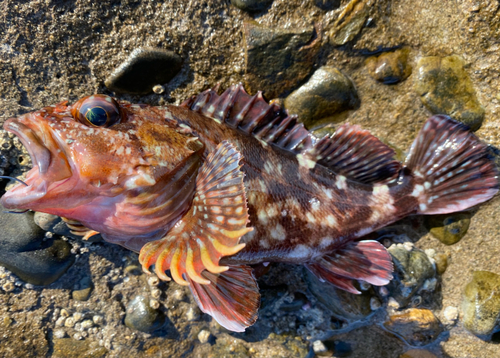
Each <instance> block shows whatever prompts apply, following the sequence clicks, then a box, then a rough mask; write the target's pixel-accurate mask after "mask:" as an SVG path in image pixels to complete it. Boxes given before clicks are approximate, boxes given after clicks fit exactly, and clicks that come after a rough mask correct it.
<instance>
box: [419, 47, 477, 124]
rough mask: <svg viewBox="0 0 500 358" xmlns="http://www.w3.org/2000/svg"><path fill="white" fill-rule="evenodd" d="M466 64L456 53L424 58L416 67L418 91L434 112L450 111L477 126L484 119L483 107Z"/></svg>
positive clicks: (448, 113) (453, 116) (460, 118)
mask: <svg viewBox="0 0 500 358" xmlns="http://www.w3.org/2000/svg"><path fill="white" fill-rule="evenodd" d="M464 66H465V62H464V60H463V59H462V58H461V57H460V56H457V55H453V56H448V57H443V58H441V57H437V56H431V57H423V58H421V59H420V60H419V61H418V63H417V69H416V71H415V72H416V74H417V76H416V81H415V91H416V92H417V93H418V94H419V96H420V98H421V100H422V103H423V104H424V105H425V106H426V107H427V108H428V109H429V110H430V111H431V112H432V113H435V114H447V115H449V116H450V117H452V118H454V119H456V120H458V121H460V122H462V123H465V124H466V125H468V126H469V127H470V128H471V129H472V130H477V129H478V128H479V127H480V126H481V123H482V122H483V119H484V108H483V106H482V105H481V103H480V102H479V99H478V98H477V95H476V91H475V90H474V86H473V84H472V81H471V79H470V77H469V75H468V74H467V71H466V70H465V68H464Z"/></svg>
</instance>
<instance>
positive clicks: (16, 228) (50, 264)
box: [0, 207, 74, 286]
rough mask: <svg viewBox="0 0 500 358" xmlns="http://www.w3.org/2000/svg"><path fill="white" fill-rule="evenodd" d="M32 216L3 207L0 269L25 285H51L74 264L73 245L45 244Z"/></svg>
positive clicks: (46, 242) (0, 220) (31, 214)
mask: <svg viewBox="0 0 500 358" xmlns="http://www.w3.org/2000/svg"><path fill="white" fill-rule="evenodd" d="M33 217H34V215H33V213H32V212H27V213H25V214H15V215H14V214H8V213H4V212H3V208H2V207H0V227H1V228H2V230H1V231H0V247H1V250H0V265H2V266H5V267H6V268H7V269H9V270H10V271H12V272H13V273H14V274H16V275H17V276H18V277H20V278H21V279H22V280H23V281H26V282H28V283H31V284H33V285H38V286H44V285H49V284H51V283H52V282H54V281H55V280H57V279H58V278H59V277H61V276H62V275H63V274H64V273H65V272H66V270H67V269H68V268H69V267H70V266H71V265H72V264H73V262H74V256H73V255H71V254H70V250H71V247H70V245H69V244H68V243H67V242H65V241H63V240H50V239H49V240H46V241H43V240H44V237H45V232H44V231H43V230H42V229H41V228H39V227H38V226H37V225H36V224H35V222H34V220H33Z"/></svg>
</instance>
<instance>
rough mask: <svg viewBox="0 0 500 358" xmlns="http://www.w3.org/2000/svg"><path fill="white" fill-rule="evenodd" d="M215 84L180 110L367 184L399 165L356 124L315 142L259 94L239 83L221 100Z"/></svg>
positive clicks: (388, 175) (387, 175)
mask: <svg viewBox="0 0 500 358" xmlns="http://www.w3.org/2000/svg"><path fill="white" fill-rule="evenodd" d="M218 89H219V86H218V85H217V86H215V87H214V88H212V89H208V90H206V91H204V92H202V93H200V94H199V95H197V96H193V97H191V98H189V99H188V100H186V101H184V102H183V103H182V104H181V106H183V107H186V108H189V109H191V110H193V111H196V112H199V113H201V114H203V115H204V116H207V117H210V118H213V119H215V120H216V121H220V122H224V123H225V124H227V125H228V126H230V127H232V128H238V129H239V130H241V131H243V132H244V133H246V134H248V135H252V136H254V137H256V138H258V139H260V140H263V141H264V142H266V143H270V144H273V145H276V146H278V147H280V148H283V149H285V150H288V151H290V152H292V153H294V154H297V155H301V156H302V157H301V158H300V159H303V160H305V162H307V163H308V164H313V165H312V166H310V167H314V164H315V163H318V164H320V165H323V166H325V167H327V168H329V169H331V170H333V171H335V172H336V173H338V174H342V175H344V176H346V177H348V178H349V179H351V180H354V181H358V182H361V183H366V184H372V183H375V182H381V181H385V180H389V179H392V178H395V177H396V176H397V174H398V172H399V170H400V168H401V164H400V163H399V162H397V161H396V160H394V159H393V156H394V151H393V150H392V149H391V148H390V147H388V146H387V145H385V144H384V143H382V142H381V141H380V140H379V139H377V138H375V137H374V136H373V135H371V134H370V133H369V132H368V131H365V130H362V129H361V128H360V127H359V126H351V125H348V124H344V125H342V126H340V127H339V129H338V130H337V131H336V132H335V134H333V136H331V137H328V136H327V137H324V138H323V139H321V140H318V139H317V138H316V137H315V136H314V135H313V134H312V133H310V132H309V131H308V130H307V129H306V128H304V125H303V124H302V123H300V122H298V121H297V116H295V115H288V113H287V111H286V110H284V109H282V108H281V107H280V106H278V105H277V104H275V103H272V104H268V103H267V102H266V101H265V99H264V98H263V97H262V92H260V91H259V92H257V94H256V95H255V96H250V95H249V94H247V93H246V92H245V89H244V88H243V85H242V84H238V85H233V86H231V87H229V88H228V89H227V90H226V91H224V92H223V93H222V94H221V95H220V96H219V95H218V94H217V91H218Z"/></svg>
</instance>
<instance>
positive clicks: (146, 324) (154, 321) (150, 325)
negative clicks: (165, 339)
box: [125, 295, 165, 332]
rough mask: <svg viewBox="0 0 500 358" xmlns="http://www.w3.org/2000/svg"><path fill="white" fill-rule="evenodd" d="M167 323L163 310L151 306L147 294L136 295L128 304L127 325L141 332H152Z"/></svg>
mask: <svg viewBox="0 0 500 358" xmlns="http://www.w3.org/2000/svg"><path fill="white" fill-rule="evenodd" d="M164 324H165V316H164V315H163V313H162V312H160V311H158V310H155V309H154V308H151V306H150V305H149V299H148V298H147V297H145V296H141V295H138V296H135V297H134V298H133V299H132V300H131V301H130V302H129V304H128V306H127V313H126V315H125V325H126V326H127V327H128V328H131V329H136V330H138V331H141V332H152V331H155V330H157V329H160V328H162V327H163V325H164Z"/></svg>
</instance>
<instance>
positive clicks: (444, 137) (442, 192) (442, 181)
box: [405, 115, 499, 214]
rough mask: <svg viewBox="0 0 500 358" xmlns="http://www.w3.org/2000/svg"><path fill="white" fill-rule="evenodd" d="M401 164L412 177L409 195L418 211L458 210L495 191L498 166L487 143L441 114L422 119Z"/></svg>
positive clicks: (421, 212)
mask: <svg viewBox="0 0 500 358" xmlns="http://www.w3.org/2000/svg"><path fill="white" fill-rule="evenodd" d="M405 166H406V168H408V169H410V170H411V172H412V175H413V177H414V179H415V185H414V187H413V192H412V193H411V194H410V195H411V196H413V197H415V198H417V201H418V207H417V213H419V214H446V213H451V212H456V211H462V210H465V209H467V208H470V207H472V206H474V205H477V204H480V203H482V202H484V201H486V200H488V199H491V198H492V197H493V196H494V195H495V194H496V193H497V192H498V186H499V182H498V169H497V168H496V165H495V163H494V162H493V160H492V158H491V154H490V152H489V149H488V146H487V145H486V144H484V143H483V142H481V141H480V140H479V139H478V138H477V137H476V136H475V135H474V134H473V133H472V132H471V131H470V130H469V128H468V127H467V126H465V125H463V124H461V123H458V122H456V121H455V120H453V119H451V118H450V117H448V116H445V115H436V116H432V117H431V118H429V119H428V120H427V122H425V124H424V126H423V128H422V129H421V131H420V133H419V134H418V136H417V138H416V139H415V141H414V142H413V144H412V146H411V148H410V153H409V155H408V157H407V158H406V162H405Z"/></svg>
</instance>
